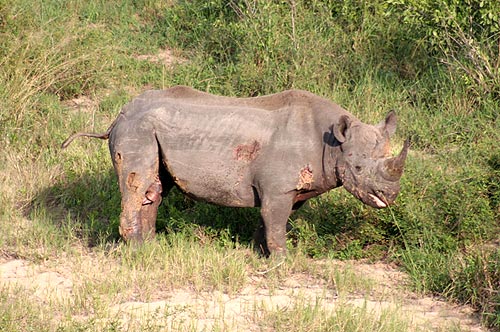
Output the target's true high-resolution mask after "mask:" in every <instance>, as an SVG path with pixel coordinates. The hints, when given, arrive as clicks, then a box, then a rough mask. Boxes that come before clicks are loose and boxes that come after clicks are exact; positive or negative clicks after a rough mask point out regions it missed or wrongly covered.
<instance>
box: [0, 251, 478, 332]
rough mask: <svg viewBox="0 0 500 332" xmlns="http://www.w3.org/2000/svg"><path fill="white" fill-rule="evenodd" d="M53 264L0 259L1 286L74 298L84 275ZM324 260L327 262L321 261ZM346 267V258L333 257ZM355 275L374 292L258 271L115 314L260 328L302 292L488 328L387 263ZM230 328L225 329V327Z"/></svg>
mask: <svg viewBox="0 0 500 332" xmlns="http://www.w3.org/2000/svg"><path fill="white" fill-rule="evenodd" d="M57 264H61V265H54V264H51V266H50V267H48V266H45V265H35V264H33V263H30V262H28V261H26V260H21V259H10V260H8V259H0V287H8V286H14V285H15V286H16V287H22V288H25V289H26V290H29V291H31V293H32V294H33V295H32V296H33V298H34V300H37V301H41V302H42V303H48V302H49V301H53V300H54V297H56V298H59V299H60V300H65V299H66V300H68V299H69V300H70V301H71V297H72V296H74V295H73V293H72V289H73V287H74V284H78V283H79V282H80V280H78V276H75V275H73V274H72V273H71V271H70V267H68V266H65V265H64V263H63V262H58V263H57ZM319 264H321V262H320V263H319ZM333 264H338V265H339V267H340V268H342V265H344V264H347V263H345V262H333ZM349 264H350V265H349V266H350V267H349V268H352V269H354V273H355V274H359V275H363V276H369V277H370V280H373V283H374V287H373V291H371V292H370V294H357V293H356V292H353V293H348V294H347V295H345V294H344V295H343V296H339V295H338V294H337V293H336V291H335V290H333V289H328V288H325V286H324V284H322V282H321V281H320V280H317V279H316V278H314V277H312V276H310V275H306V274H301V273H294V274H292V275H290V276H288V277H287V278H286V279H285V281H284V282H282V283H281V284H280V285H279V286H278V287H277V288H273V289H270V288H269V287H266V286H265V283H263V282H262V281H263V278H265V276H262V275H259V274H255V275H254V276H252V277H251V279H250V280H249V282H248V283H247V285H246V286H245V287H244V288H243V289H241V290H240V291H238V292H237V293H233V294H227V293H223V292H219V291H212V292H200V291H194V290H191V289H189V288H181V289H172V290H168V291H162V292H161V293H159V294H157V296H155V298H154V299H152V300H151V301H149V302H144V301H127V302H122V303H116V304H115V305H113V306H111V307H110V308H109V310H110V315H111V316H112V317H120V319H121V321H122V324H123V326H127V324H131V323H132V322H133V321H134V320H136V319H139V317H144V316H145V315H154V314H155V313H160V312H161V313H163V314H162V315H161V317H162V319H164V320H165V319H166V320H167V322H164V324H166V325H167V326H170V327H173V326H182V324H183V322H191V323H190V324H192V322H196V326H195V328H196V330H199V331H203V330H212V328H214V327H216V326H224V327H226V328H228V329H229V330H233V329H234V330H247V331H257V330H260V328H259V327H258V326H256V325H255V324H256V321H258V316H259V310H262V309H257V308H266V309H268V310H286V309H287V308H289V307H290V305H291V303H294V301H296V299H297V297H300V298H302V299H305V300H306V301H310V303H311V304H313V305H314V304H318V303H319V304H320V305H321V307H322V309H324V310H327V311H328V310H332V311H333V310H334V309H335V307H336V306H339V305H346V304H349V305H351V306H356V307H364V308H366V309H368V311H369V312H372V313H374V314H375V315H376V316H380V315H381V314H382V313H383V312H384V311H385V312H387V311H389V312H390V311H391V310H396V311H397V312H398V313H401V315H402V317H404V318H405V320H407V321H409V322H411V326H414V327H415V330H418V331H445V330H448V328H451V327H453V329H454V330H458V331H471V332H486V331H487V329H486V328H484V327H482V326H481V325H480V322H479V320H478V318H477V315H475V314H474V312H473V310H472V309H471V308H469V307H467V306H463V305H456V304H452V303H448V302H446V301H443V300H442V299H439V298H435V297H428V296H418V295H417V294H414V293H412V292H410V291H408V290H407V287H406V286H405V284H406V283H407V281H406V280H407V278H406V275H405V274H404V273H402V272H401V271H398V270H397V269H396V268H394V267H392V266H390V265H387V264H383V263H377V264H365V263H360V262H351V263H349ZM224 330H225V329H224Z"/></svg>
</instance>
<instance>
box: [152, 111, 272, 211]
mask: <svg viewBox="0 0 500 332" xmlns="http://www.w3.org/2000/svg"><path fill="white" fill-rule="evenodd" d="M157 112H158V113H160V116H159V117H158V116H157V118H160V119H161V121H158V123H157V125H156V126H155V128H156V136H157V139H158V141H159V145H160V147H161V153H162V159H163V163H164V164H165V166H166V168H167V170H168V171H169V173H170V174H171V175H172V177H173V179H174V181H175V182H176V184H177V186H178V187H179V188H180V189H181V190H182V191H184V192H185V193H186V194H188V195H190V196H192V197H194V198H196V199H200V200H204V201H208V202H211V203H216V204H220V205H225V206H240V207H244V206H255V204H256V202H255V197H254V191H253V188H252V182H253V165H254V161H255V160H257V159H258V158H259V157H261V155H262V154H263V152H264V149H265V145H266V144H267V143H268V141H269V140H270V136H271V135H272V131H273V129H272V126H269V121H270V120H269V119H268V121H267V125H266V124H265V123H264V121H263V120H265V118H266V116H267V114H266V113H267V112H264V111H261V110H252V111H250V110H243V111H242V110H239V109H236V110H235V109H234V108H221V107H218V108H204V109H201V110H200V109H195V110H190V109H186V108H176V109H175V110H158V111H157Z"/></svg>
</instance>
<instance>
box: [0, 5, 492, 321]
mask: <svg viewBox="0 0 500 332" xmlns="http://www.w3.org/2000/svg"><path fill="white" fill-rule="evenodd" d="M413 2H415V3H417V2H418V1H417V0H414V1H413ZM411 3H412V1H402V2H401V3H400V4H399V5H398V6H391V5H388V4H387V3H386V2H384V1H375V2H370V3H365V2H362V1H345V2H325V1H307V2H306V1H298V0H297V1H290V2H274V1H259V2H252V1H241V2H226V1H220V0H215V1H188V2H182V1H168V2H161V1H134V2H132V1H106V2H99V1H79V0H72V1H66V2H60V1H38V2H32V1H24V0H20V1H13V0H3V1H0V132H1V133H2V134H1V135H0V145H1V146H2V148H1V153H0V165H2V166H1V168H0V223H1V228H2V232H1V234H0V254H1V255H2V256H8V257H21V258H25V259H29V260H32V261H36V262H46V261H50V260H53V259H56V258H57V257H60V256H61V255H63V256H64V255H69V256H70V257H73V256H75V255H76V256H77V255H78V252H80V251H81V250H88V251H90V252H96V253H101V252H105V251H106V250H107V249H103V248H108V247H109V246H112V245H114V244H115V243H117V242H118V241H119V236H118V231H117V225H118V216H119V213H120V197H119V192H118V187H117V184H116V180H115V177H114V174H113V171H112V166H111V163H110V160H109V153H108V151H107V147H106V144H104V143H102V142H100V141H92V140H84V139H82V140H79V141H78V142H75V143H73V145H72V146H71V147H70V148H69V149H67V150H65V151H61V150H60V149H59V145H60V143H61V142H62V141H63V140H64V139H65V138H66V137H67V136H68V135H69V134H70V133H72V132H75V131H82V130H86V131H104V130H105V129H106V128H107V126H108V125H109V123H111V121H112V120H113V119H114V117H115V116H116V114H117V113H118V111H119V109H120V108H121V106H123V104H125V103H126V102H127V101H128V100H130V99H131V98H132V97H133V96H135V95H137V94H138V93H139V92H140V91H142V90H144V89H147V88H163V87H168V86H172V85H175V84H185V85H190V86H193V87H195V88H199V89H202V90H206V91H210V92H213V93H220V94H225V95H236V96H255V95H261V94H265V93H274V92H277V91H280V90H283V89H288V88H300V89H306V90H309V91H312V92H314V93H317V94H319V95H322V96H324V97H327V98H329V99H332V100H334V101H336V102H337V103H339V104H341V105H342V106H344V107H345V108H347V109H348V110H350V111H351V112H352V113H353V114H355V115H357V116H358V117H359V118H360V119H361V120H363V121H365V122H371V123H376V122H378V121H379V120H380V119H381V118H382V117H383V116H384V115H385V114H386V113H387V111H388V110H390V109H396V110H397V113H398V116H399V127H398V131H397V136H396V138H395V140H394V143H395V146H396V147H400V146H401V144H402V141H403V140H404V139H405V138H406V137H411V138H412V141H413V145H412V151H411V153H410V156H409V158H408V161H407V167H406V171H405V175H404V177H403V179H402V191H401V195H400V197H399V198H398V203H397V204H396V205H395V206H394V207H392V208H391V210H374V209H371V208H368V207H366V206H363V205H362V204H361V203H360V202H358V201H356V200H355V199H354V198H352V197H351V196H350V195H349V194H347V193H346V192H345V191H344V190H343V189H338V190H336V191H333V192H332V193H329V194H326V195H323V196H322V197H320V198H317V199H315V200H312V201H311V202H310V204H308V206H306V207H304V208H303V209H302V210H300V211H298V212H297V213H296V214H294V215H293V216H292V218H291V221H290V222H291V224H292V225H293V229H292V231H291V232H290V234H289V241H288V245H289V251H290V253H291V255H292V256H293V257H296V259H293V260H291V261H288V262H287V264H286V266H287V267H283V268H282V269H279V270H278V271H273V272H270V273H271V274H273V273H274V274H276V278H277V279H276V280H277V281H276V283H275V285H276V284H278V283H279V280H280V275H281V276H282V275H283V274H286V273H288V272H290V271H301V270H304V271H308V273H313V274H314V273H316V274H318V273H319V272H317V271H316V272H315V271H314V269H308V268H307V265H308V263H307V259H309V258H310V257H312V258H314V259H326V258H328V259H353V258H354V259H356V258H369V259H371V260H378V259H381V258H385V259H390V260H392V261H394V262H397V263H399V264H401V266H402V268H404V269H405V270H406V271H407V272H408V273H409V275H410V277H411V280H413V285H414V287H415V289H417V290H419V291H421V292H423V293H429V292H430V293H435V294H441V295H443V296H446V297H448V298H450V299H453V300H457V301H461V302H464V303H468V304H472V305H473V306H474V307H475V308H476V309H477V310H478V311H479V312H481V313H482V314H483V317H484V321H485V323H486V324H490V325H491V326H493V327H498V326H499V324H500V323H499V322H500V318H499V317H500V316H499V315H500V309H499V307H498V302H499V301H498V292H499V289H498V284H499V280H500V279H499V278H500V277H499V276H498V273H497V271H498V270H499V261H498V250H497V249H498V241H499V236H498V234H500V233H499V224H498V220H500V189H499V188H500V186H499V183H500V166H499V165H500V163H499V160H500V149H499V145H498V142H499V141H500V122H499V119H498V114H499V113H498V110H499V109H500V105H499V102H498V91H499V90H500V89H499V88H498V79H491V77H490V76H489V74H488V73H485V72H481V71H489V72H493V73H495V70H496V72H498V64H496V62H495V61H494V59H495V56H497V55H498V54H496V55H495V50H496V49H495V47H494V46H495V45H493V44H491V43H492V42H491V41H492V40H496V39H495V38H497V37H498V35H497V34H493V35H488V34H487V33H488V32H487V31H486V30H485V31H484V33H475V34H474V38H476V39H477V44H474V45H473V46H470V45H465V46H464V47H463V48H462V49H463V50H465V51H467V50H468V51H471V47H472V50H473V51H474V52H476V51H477V52H479V51H480V53H478V54H480V55H481V56H480V57H479V58H478V59H479V60H478V59H476V60H474V61H476V62H472V63H471V62H470V61H471V59H470V58H468V57H467V54H462V53H460V49H461V48H460V47H456V45H455V46H454V44H453V43H455V42H457V41H463V39H461V38H455V39H453V38H451V37H453V35H440V36H439V38H451V39H449V40H445V39H442V40H441V41H442V43H437V44H436V41H435V40H431V39H428V37H429V35H428V34H426V31H424V30H425V29H429V30H428V31H432V30H433V29H434V30H435V29H441V27H439V26H436V25H432V24H437V23H435V22H437V21H435V22H434V23H432V22H421V21H418V18H415V17H413V18H412V20H413V21H412V20H410V21H407V20H408V19H409V17H408V15H409V14H408V13H409V12H408V11H405V10H403V9H405V8H406V7H404V6H406V5H408V4H411ZM484 8H486V9H487V8H489V7H488V6H486V7H484ZM486 9H481V12H482V11H484V10H486ZM433 15H438V14H433ZM485 17H487V16H485ZM421 19H422V18H421ZM483 19H484V18H483ZM403 20H405V22H406V23H407V24H401V23H400V22H401V21H403ZM415 20H417V21H415ZM431 23H432V24H431ZM483 23H484V24H486V25H485V27H487V28H488V29H490V28H491V27H492V26H494V25H492V24H493V23H491V22H489V23H488V22H483ZM412 24H414V25H412ZM425 24H431V25H428V26H426V25H425ZM440 24H441V23H440ZM450 27H453V25H451V26H447V28H449V29H451V28H450ZM479 28H480V27H479ZM479 28H478V27H476V26H475V27H474V29H479ZM439 31H441V30H439ZM447 31H448V33H449V34H451V33H453V30H447ZM474 31H475V30H474ZM488 31H490V30H488ZM491 31H492V30H491ZM476 32H477V31H476ZM430 35H431V36H434V35H432V34H430ZM459 37H460V36H459ZM432 38H435V36H434V37H432ZM433 42H434V44H432V43H433ZM430 44H432V45H434V46H436V45H448V46H449V47H450V48H442V47H441V48H440V47H434V46H433V47H430V46H429V45H430ZM165 48H168V49H173V50H174V51H175V54H176V55H179V56H180V57H183V58H184V59H187V60H188V61H186V62H182V63H180V64H177V65H174V66H165V65H162V64H161V63H153V62H150V61H145V60H139V59H138V57H137V56H138V55H141V54H155V53H157V52H158V51H159V50H160V49H165ZM497 58H498V56H497ZM443 60H445V61H443ZM477 61H483V64H485V65H484V66H474V65H475V64H477ZM82 96H85V97H88V98H90V100H92V101H93V102H94V104H93V106H92V107H90V108H77V107H74V106H71V105H73V104H74V103H73V102H72V100H73V99H74V98H77V97H82ZM397 150H398V149H397V148H394V151H395V152H396V151H397ZM167 203H168V204H164V205H163V206H162V207H161V208H160V213H159V217H158V230H159V232H160V236H159V238H158V240H157V241H156V242H155V243H153V244H151V245H146V246H145V247H144V248H141V249H139V250H137V251H134V250H132V249H130V248H126V247H123V246H122V245H119V246H118V248H119V249H118V250H117V251H113V252H112V253H111V255H112V256H113V257H114V259H117V260H118V261H120V262H121V263H122V264H123V266H125V267H127V268H133V269H140V270H147V269H149V268H151V267H152V266H155V267H154V273H155V274H158V275H159V276H161V278H163V279H165V280H166V281H165V284H164V285H163V287H166V288H169V287H170V288H171V287H177V286H178V284H175V283H174V281H176V280H177V281H179V280H181V281H179V283H180V284H182V285H186V284H189V285H191V287H193V288H194V289H196V290H199V291H201V290H206V289H212V290H213V289H217V290H220V291H223V292H229V293H231V292H235V291H237V290H239V289H241V287H243V285H244V284H245V274H244V273H243V272H244V268H242V266H243V267H247V268H256V266H260V265H262V264H264V265H266V264H267V263H262V262H261V261H259V260H256V258H255V257H254V254H253V253H251V250H250V249H248V248H249V247H250V245H251V244H250V243H251V237H252V233H253V230H254V228H255V225H256V222H257V219H258V211H257V210H254V209H248V210H238V209H228V208H220V207H214V206H211V205H207V204H201V203H194V202H192V201H191V200H189V199H186V198H184V197H183V196H182V195H180V193H178V192H174V193H173V194H172V195H171V197H169V198H168V200H167ZM235 248H236V249H235ZM114 255H117V257H115V256H114ZM233 256H235V257H233ZM179 257H187V258H189V259H187V258H186V259H185V260H184V261H183V262H178V261H176V259H179ZM176 266H180V267H182V269H180V270H178V271H177V269H176V268H175V267H176ZM272 266H273V265H272V263H269V266H268V267H272ZM125 267H124V268H125ZM190 271H191V272H190ZM327 279H328V278H327ZM113 282H116V283H117V284H116V285H112V284H111V285H109V284H105V285H106V287H108V286H109V287H110V288H111V289H114V288H116V289H120V290H123V289H124V288H123V287H124V286H120V281H117V280H114V281H113V280H112V281H111V283H113ZM339 282H340V281H335V282H332V283H339ZM146 284H147V282H146ZM94 286H95V285H93V284H91V285H89V290H83V291H82V293H83V294H85V293H89V292H90V289H91V288H92V287H94ZM120 287H122V288H120ZM360 287H361V286H360ZM10 292H11V291H10V290H9V291H5V290H3V293H2V296H10ZM141 292H143V293H144V296H145V298H147V297H148V296H149V294H151V293H152V289H150V288H147V287H146V288H145V289H144V290H141ZM90 293H92V292H90ZM97 297H98V296H97V295H96V298H97ZM81 302H82V304H81V305H82V306H85V303H91V304H93V305H94V304H95V303H97V300H96V299H92V298H91V299H85V298H82V299H81ZM6 303H10V302H9V301H7V302H6ZM297 306H298V307H297V310H295V309H292V312H296V311H300V310H298V309H300V308H302V309H304V310H305V312H306V313H305V314H306V315H310V316H311V317H314V316H315V315H316V314H317V315H319V316H321V317H324V320H322V322H327V321H328V319H330V318H328V317H336V316H335V315H337V313H323V312H319V311H318V310H320V309H319V308H315V307H307V308H303V307H300V304H297ZM299 307H300V308H299ZM10 308H11V309H9V310H10V311H9V312H10V313H11V314H12V315H13V316H12V317H14V316H16V315H20V316H25V317H31V318H30V319H29V321H32V324H33V325H32V326H33V327H36V328H37V329H39V330H48V329H50V327H47V325H44V324H49V323H43V322H42V321H39V320H37V318H36V317H35V316H36V315H34V314H33V315H32V314H31V313H30V312H29V310H33V311H34V312H44V309H43V308H41V307H38V306H37V305H36V304H29V305H26V306H24V307H23V306H22V305H21V306H19V307H18V306H15V305H13V304H12V306H11V307H10ZM21 308H22V310H21ZM23 310H27V311H28V312H24V311H23ZM85 310H90V311H92V310H94V309H93V308H85ZM293 310H295V311H293ZM353 310H354V309H353ZM356 310H357V309H356ZM365 314H367V313H361V314H360V315H361V316H362V315H365ZM269 315H270V316H271V318H272V317H274V318H272V320H273V321H274V322H275V326H276V327H277V328H278V330H279V329H284V328H287V326H297V328H298V330H300V329H306V328H309V327H310V328H313V327H314V328H316V327H317V326H314V324H315V323H314V322H312V321H311V320H309V319H307V317H305V318H304V319H303V321H304V322H305V323H304V324H305V325H300V324H297V323H296V322H295V321H293V320H291V321H290V320H287V319H284V318H283V317H279V315H278V317H275V316H273V315H276V313H272V312H270V313H269ZM20 316H19V317H20ZM16 317H17V316H16ZM12 319H14V320H15V319H16V318H15V317H14V318H12ZM4 322H5V321H4ZM73 323H74V322H73ZM73 323H71V324H73ZM71 324H70V325H69V326H71V327H67V328H66V330H68V331H69V330H79V329H80V330H82V329H85V328H87V327H89V326H90V325H92V324H93V323H89V324H90V325H89V326H86V325H85V324H87V323H82V324H83V325H78V324H76V323H75V324H76V325H71ZM96 324H97V323H96ZM116 324H120V322H119V321H116ZM308 324H312V325H308ZM346 324H347V323H346ZM391 324H392V323H391ZM394 324H396V323H394ZM111 325H112V324H111ZM389 325H390V324H389ZM12 326H13V325H12ZM95 326H97V325H95ZM95 326H94V327H93V328H94V329H97V328H96V327H95ZM311 326H312V327H311ZM9 328H10V326H9ZM20 328H21V327H20ZM321 328H322V327H318V329H319V330H321ZM117 329H119V328H117ZM221 329H222V328H221ZM62 330H64V329H62ZM109 330H112V327H110V328H109ZM327 330H328V329H327Z"/></svg>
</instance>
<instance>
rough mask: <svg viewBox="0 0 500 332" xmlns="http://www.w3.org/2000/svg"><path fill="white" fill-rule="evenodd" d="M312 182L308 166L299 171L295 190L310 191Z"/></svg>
mask: <svg viewBox="0 0 500 332" xmlns="http://www.w3.org/2000/svg"><path fill="white" fill-rule="evenodd" d="M313 182H314V175H313V172H312V168H311V166H310V165H309V164H308V165H306V166H304V167H302V168H301V169H300V172H299V182H298V183H297V190H311V188H312V183H313Z"/></svg>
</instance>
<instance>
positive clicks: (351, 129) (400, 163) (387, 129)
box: [334, 111, 409, 208]
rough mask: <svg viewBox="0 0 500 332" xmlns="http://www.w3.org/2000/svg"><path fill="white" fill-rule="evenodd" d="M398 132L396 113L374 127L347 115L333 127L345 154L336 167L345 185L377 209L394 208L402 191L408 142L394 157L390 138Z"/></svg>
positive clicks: (391, 113) (390, 113)
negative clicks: (401, 182) (394, 203)
mask: <svg viewBox="0 0 500 332" xmlns="http://www.w3.org/2000/svg"><path fill="white" fill-rule="evenodd" d="M395 131H396V114H395V113H394V112H393V111H391V112H389V114H388V115H387V117H386V118H385V120H384V121H382V122H381V123H379V124H378V125H375V126H373V125H368V124H364V123H362V122H360V121H358V120H353V119H352V118H349V117H348V116H346V115H344V116H342V117H341V118H340V120H339V123H338V125H337V126H334V136H335V138H336V139H337V141H339V142H340V150H341V151H342V154H341V157H340V159H339V163H338V166H337V167H338V171H339V176H340V179H341V180H342V184H343V186H344V187H345V188H346V189H347V191H349V192H350V193H351V194H353V195H354V196H355V197H356V198H358V199H359V200H361V201H362V202H363V203H365V204H367V205H370V206H372V207H375V208H385V207H387V206H388V205H389V204H392V203H393V202H394V201H395V199H396V197H397V195H398V194H399V191H400V186H399V180H400V178H401V175H402V173H403V168H404V164H405V160H406V155H407V153H408V148H409V141H408V140H407V141H406V142H405V144H404V147H403V150H402V151H401V153H400V154H399V155H398V156H396V157H391V156H390V146H389V137H390V136H391V135H392V134H393V133H394V132H395Z"/></svg>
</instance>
